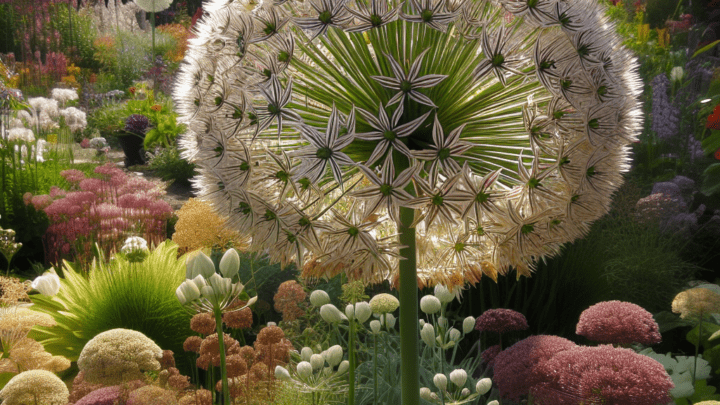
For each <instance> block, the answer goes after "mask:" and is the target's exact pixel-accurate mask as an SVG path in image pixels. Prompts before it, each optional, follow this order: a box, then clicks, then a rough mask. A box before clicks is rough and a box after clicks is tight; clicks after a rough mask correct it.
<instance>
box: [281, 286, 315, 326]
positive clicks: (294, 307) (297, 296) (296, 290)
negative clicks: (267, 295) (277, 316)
mask: <svg viewBox="0 0 720 405" xmlns="http://www.w3.org/2000/svg"><path fill="white" fill-rule="evenodd" d="M306 297H307V293H306V292H305V290H304V289H303V287H302V286H301V285H300V284H298V283H297V281H295V280H288V281H285V282H283V283H282V284H280V286H279V287H278V291H277V293H276V294H275V297H274V298H273V300H274V301H275V310H276V311H278V312H280V313H281V314H282V316H283V321H285V322H291V321H294V320H296V319H298V318H299V317H301V316H303V315H304V314H305V310H304V309H303V308H301V307H299V306H298V304H300V303H302V302H303V301H305V298H306Z"/></svg>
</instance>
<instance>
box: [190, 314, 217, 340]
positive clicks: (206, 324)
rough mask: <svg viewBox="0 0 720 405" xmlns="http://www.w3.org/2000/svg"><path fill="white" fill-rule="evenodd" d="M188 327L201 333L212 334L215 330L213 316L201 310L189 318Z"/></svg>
mask: <svg viewBox="0 0 720 405" xmlns="http://www.w3.org/2000/svg"><path fill="white" fill-rule="evenodd" d="M190 329H192V330H193V331H195V332H197V333H199V334H201V335H206V336H207V335H212V334H213V333H215V332H216V329H217V325H216V324H215V318H213V316H212V314H210V313H208V312H201V313H199V314H195V315H193V317H192V318H190Z"/></svg>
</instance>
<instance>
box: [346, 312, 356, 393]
mask: <svg viewBox="0 0 720 405" xmlns="http://www.w3.org/2000/svg"><path fill="white" fill-rule="evenodd" d="M355 333H356V331H355V320H354V319H351V320H350V336H349V337H348V360H349V361H350V370H348V383H350V389H349V391H348V405H355V367H357V365H356V364H355Z"/></svg>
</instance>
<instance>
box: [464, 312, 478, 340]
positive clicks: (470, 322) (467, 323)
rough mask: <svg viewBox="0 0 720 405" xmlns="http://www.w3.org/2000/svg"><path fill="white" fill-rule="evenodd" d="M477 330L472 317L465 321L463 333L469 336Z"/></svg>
mask: <svg viewBox="0 0 720 405" xmlns="http://www.w3.org/2000/svg"><path fill="white" fill-rule="evenodd" d="M473 329H475V318H474V317H472V316H468V317H467V318H465V319H464V320H463V333H464V334H466V335H467V334H468V333H470V332H472V331H473Z"/></svg>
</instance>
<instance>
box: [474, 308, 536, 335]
mask: <svg viewBox="0 0 720 405" xmlns="http://www.w3.org/2000/svg"><path fill="white" fill-rule="evenodd" d="M527 328H528V323H527V319H525V315H523V314H521V313H520V312H517V311H514V310H512V309H505V308H496V309H488V310H487V311H485V312H483V314H482V315H480V316H479V317H478V319H477V320H476V321H475V329H476V330H479V331H481V332H484V331H488V332H497V333H505V332H511V331H515V330H525V329H527Z"/></svg>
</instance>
